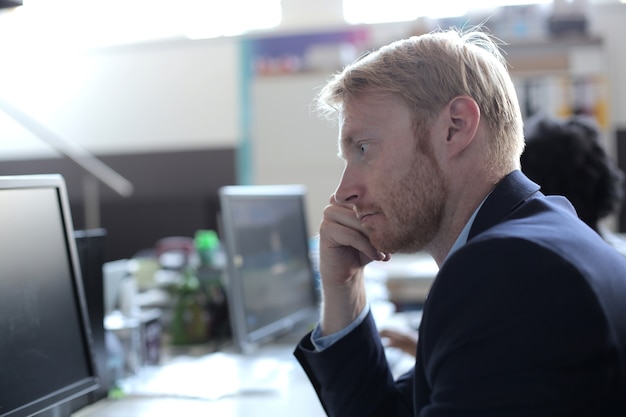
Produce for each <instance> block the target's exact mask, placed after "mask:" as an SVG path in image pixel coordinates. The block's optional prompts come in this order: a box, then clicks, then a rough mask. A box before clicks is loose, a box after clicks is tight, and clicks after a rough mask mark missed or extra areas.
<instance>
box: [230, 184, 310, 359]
mask: <svg viewBox="0 0 626 417" xmlns="http://www.w3.org/2000/svg"><path fill="white" fill-rule="evenodd" d="M305 197H306V188H305V187H304V186H302V185H269V186H260V185H248V186H244V185H232V186H225V187H222V188H220V190H219V199H220V209H221V210H220V221H219V224H220V230H219V231H220V234H221V239H222V243H223V247H224V250H225V252H226V258H227V265H228V274H227V285H226V290H227V291H226V293H227V299H228V305H229V313H230V324H231V330H232V333H233V338H234V342H235V345H236V347H237V348H239V350H240V351H243V352H248V351H251V350H254V349H255V348H256V347H258V346H259V345H260V344H262V343H264V342H266V341H269V340H272V339H275V338H277V337H279V336H282V335H284V334H286V333H288V332H289V331H290V330H292V329H293V328H294V327H296V326H297V327H301V326H302V327H304V326H303V325H311V324H312V323H314V322H315V321H316V320H317V318H318V311H319V306H318V301H319V297H318V289H317V280H316V274H315V272H314V269H313V267H312V262H311V258H310V251H309V235H308V231H307V222H306V213H305Z"/></svg>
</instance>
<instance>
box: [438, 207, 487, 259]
mask: <svg viewBox="0 0 626 417" xmlns="http://www.w3.org/2000/svg"><path fill="white" fill-rule="evenodd" d="M487 197H489V195H487ZM487 197H485V198H484V199H483V201H481V202H480V204H479V205H478V207H476V210H474V213H472V215H471V217H470V218H469V220H468V221H467V223H465V227H463V230H461V233H460V234H459V236H458V237H457V238H456V241H455V242H454V245H452V248H450V252H448V255H446V259H448V258H449V257H450V255H452V254H453V253H454V252H455V251H456V250H458V249H459V248H460V247H462V246H463V245H465V244H466V243H467V237H468V236H469V232H470V229H471V228H472V225H473V224H474V219H476V215H477V214H478V212H479V211H480V208H481V207H482V206H483V203H484V202H485V200H486V199H487ZM446 259H444V260H443V262H444V263H445V262H446Z"/></svg>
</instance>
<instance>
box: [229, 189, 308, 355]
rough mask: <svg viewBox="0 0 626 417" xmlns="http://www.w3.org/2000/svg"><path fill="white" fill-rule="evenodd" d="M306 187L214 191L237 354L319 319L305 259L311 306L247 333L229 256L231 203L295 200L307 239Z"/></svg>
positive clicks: (232, 240) (231, 250)
mask: <svg viewBox="0 0 626 417" xmlns="http://www.w3.org/2000/svg"><path fill="white" fill-rule="evenodd" d="M306 193H307V188H306V186H305V185H302V184H286V185H228V186H223V187H220V188H219V190H218V194H219V200H220V213H219V219H218V224H219V232H220V235H221V239H222V245H223V248H224V250H225V253H226V265H227V271H226V272H227V279H226V292H227V297H228V307H229V314H230V324H231V331H232V334H233V341H234V344H235V347H236V348H237V350H238V351H240V352H243V353H248V352H254V351H255V350H257V349H258V348H259V347H260V346H261V345H264V344H266V343H268V342H270V341H273V340H276V339H279V338H280V337H282V336H284V335H285V334H288V333H289V332H290V331H291V330H293V329H294V328H296V327H297V326H299V325H301V324H304V323H307V324H308V323H313V322H315V321H317V319H318V318H319V291H318V288H317V282H316V275H315V270H314V268H313V263H312V261H311V258H310V256H307V267H308V270H309V274H310V278H311V287H310V290H311V300H312V305H310V306H303V308H302V309H300V310H298V311H295V312H293V313H291V314H290V315H288V316H285V317H283V318H281V319H280V320H276V321H274V322H272V323H268V324H266V325H264V326H262V327H260V328H258V329H255V330H251V331H248V328H247V326H246V317H245V316H246V306H245V304H244V299H243V296H242V294H243V289H242V280H241V276H240V274H239V271H238V268H237V267H236V265H235V262H234V260H233V256H232V254H234V253H236V250H237V248H236V247H235V245H236V242H235V241H236V236H235V235H234V229H233V227H231V226H232V224H233V219H232V217H231V214H232V211H231V210H230V208H231V207H232V203H233V202H234V201H235V200H237V199H241V198H246V199H249V198H264V199H267V198H284V197H293V198H296V199H297V200H298V202H299V204H300V209H301V212H302V221H301V225H300V227H301V228H302V233H303V235H304V236H306V239H307V243H306V244H307V248H308V239H309V237H310V234H309V231H308V228H307V213H306Z"/></svg>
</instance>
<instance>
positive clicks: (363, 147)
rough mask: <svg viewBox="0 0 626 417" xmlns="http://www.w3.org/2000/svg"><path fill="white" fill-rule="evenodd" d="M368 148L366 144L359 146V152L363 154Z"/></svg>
mask: <svg viewBox="0 0 626 417" xmlns="http://www.w3.org/2000/svg"><path fill="white" fill-rule="evenodd" d="M368 147H369V144H367V143H361V144H359V150H360V151H361V153H364V152H365V151H366V150H367V148H368Z"/></svg>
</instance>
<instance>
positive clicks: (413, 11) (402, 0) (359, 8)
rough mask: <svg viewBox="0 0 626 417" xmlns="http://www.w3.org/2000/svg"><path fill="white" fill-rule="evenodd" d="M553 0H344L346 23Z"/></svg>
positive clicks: (439, 15) (438, 15) (440, 15)
mask: <svg viewBox="0 0 626 417" xmlns="http://www.w3.org/2000/svg"><path fill="white" fill-rule="evenodd" d="M551 1H552V0H508V1H507V0H474V1H472V2H468V1H467V0H439V1H430V0H421V1H416V0H386V1H384V2H381V1H378V0H343V13H344V18H345V20H346V22H348V23H350V24H359V23H385V22H404V21H411V20H415V19H417V18H418V17H422V16H425V17H431V18H444V17H456V16H463V15H465V14H466V13H467V12H469V11H470V10H471V9H488V8H495V7H501V6H513V5H522V4H540V3H551Z"/></svg>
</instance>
